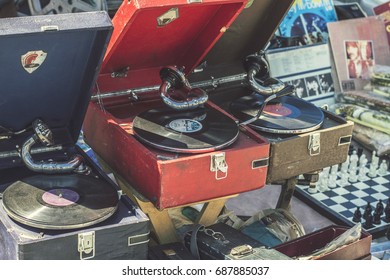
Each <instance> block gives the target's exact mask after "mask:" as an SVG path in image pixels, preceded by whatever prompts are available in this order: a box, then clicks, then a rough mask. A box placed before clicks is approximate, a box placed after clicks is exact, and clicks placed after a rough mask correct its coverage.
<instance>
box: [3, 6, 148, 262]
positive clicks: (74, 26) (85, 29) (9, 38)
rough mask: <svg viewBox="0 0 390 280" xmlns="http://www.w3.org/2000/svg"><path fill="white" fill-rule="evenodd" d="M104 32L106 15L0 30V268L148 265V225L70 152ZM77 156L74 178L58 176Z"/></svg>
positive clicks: (13, 22)
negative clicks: (8, 264) (45, 262)
mask: <svg viewBox="0 0 390 280" xmlns="http://www.w3.org/2000/svg"><path fill="white" fill-rule="evenodd" d="M111 32H112V24H111V20H110V18H109V17H108V15H107V13H106V12H90V13H74V14H62V15H48V16H31V17H18V18H9V19H1V20H0V45H1V51H0V65H2V67H0V112H1V114H0V259H14V260H15V259H146V258H147V248H148V238H149V220H148V218H147V217H146V215H145V214H144V213H142V211H140V210H139V208H137V207H135V206H134V204H132V203H131V201H130V200H129V199H128V198H127V197H126V196H123V195H122V194H121V193H120V192H118V188H117V186H116V185H115V184H114V183H113V182H112V181H111V180H110V179H109V178H108V177H107V175H106V174H104V173H103V172H102V171H101V169H99V168H98V167H97V165H96V164H95V163H94V162H93V161H92V160H91V159H90V158H88V156H87V155H86V154H85V153H84V152H83V150H82V149H81V148H80V147H79V146H78V145H76V142H77V139H78V137H79V134H80V130H81V126H82V122H83V119H84V115H85V112H86V109H87V105H88V102H89V100H90V95H91V88H92V87H93V85H94V83H95V80H96V76H97V73H98V71H99V69H100V64H101V61H102V58H103V54H104V52H105V50H106V47H107V43H108V40H109V38H110V36H111ZM38 119H39V120H40V122H36V121H37V120H38ZM50 131H51V134H52V140H53V142H54V143H51V142H50V141H49V142H48V143H47V144H49V145H44V142H42V143H41V141H40V140H39V139H42V140H43V141H45V140H47V139H50V137H49V136H50V133H49V132H50ZM38 137H41V138H39V139H38ZM29 140H31V141H33V142H32V146H30V147H29V148H28V149H27V148H26V143H27V142H28V141H29ZM76 154H77V155H80V156H81V159H82V160H81V162H83V163H82V165H80V166H83V168H81V169H79V168H77V171H78V173H76V172H75V171H73V169H72V171H70V172H69V171H68V170H67V172H62V171H61V169H59V166H61V167H69V164H70V162H71V160H72V159H73V158H74V156H75V155H76ZM22 158H23V160H22ZM29 160H30V161H29ZM27 162H28V164H27ZM78 163H79V162H78ZM27 166H29V167H28V168H27ZM54 167H55V168H56V169H55V172H54V173H50V172H49V171H48V169H51V168H54ZM74 170H76V169H74ZM88 171H89V172H88ZM26 182H27V183H26ZM32 182H33V183H32ZM74 182H75V183H74ZM15 183H18V184H19V185H21V186H23V187H27V190H30V191H24V192H20V191H19V192H18V189H16V190H17V191H10V190H15V188H11V187H10V186H13V185H15ZM47 185H50V187H49V188H46V187H47ZM51 185H52V186H51ZM98 185H100V186H102V188H101V189H100V190H104V192H100V193H99V192H95V191H94V190H96V186H98ZM68 187H69V188H68ZM22 190H25V189H22ZM52 190H53V191H55V190H61V191H63V190H67V191H68V193H72V194H74V193H77V194H78V197H77V196H76V198H75V199H74V201H73V200H71V199H70V198H69V197H66V196H62V195H61V196H58V198H57V197H56V199H53V196H52V195H51V194H52V193H51V191H52ZM42 192H43V193H44V195H42V196H40V194H41V193H42ZM14 193H16V195H15V196H12V195H11V194H14ZM102 193H104V194H106V193H109V194H110V197H108V196H106V195H104V196H103V195H102ZM63 194H64V195H66V194H67V192H65V191H64V192H63ZM44 196H45V197H44ZM20 197H22V198H23V199H22V200H18V199H20ZM20 201H21V202H22V203H19V202H20ZM59 201H62V202H64V201H66V203H65V204H59V203H58V202H59ZM86 201H89V204H87V203H86ZM108 201H110V204H109V207H107V208H108V209H111V210H110V212H107V213H108V214H105V215H102V216H101V217H98V218H97V219H96V220H93V219H92V218H90V217H96V213H97V211H98V210H100V209H102V208H104V207H105V203H106V202H107V203H108ZM111 201H112V202H111ZM98 202H99V203H98ZM18 203H19V205H18ZM15 204H16V206H15ZM11 205H13V206H12V207H11ZM103 206H104V207H103ZM72 207H75V208H72ZM72 209H76V210H77V211H73V210H72ZM23 211H24V212H25V213H27V214H26V215H18V214H20V213H21V212H23ZM40 213H46V214H48V216H50V217H49V218H47V217H46V216H43V215H40ZM50 213H52V215H50ZM58 213H61V215H57V214H58ZM89 215H92V216H89ZM67 220H71V221H72V222H73V223H74V224H72V226H71V227H69V226H66V225H65V221H67ZM48 221H51V223H49V222H48Z"/></svg>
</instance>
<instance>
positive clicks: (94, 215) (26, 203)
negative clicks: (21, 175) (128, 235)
mask: <svg viewBox="0 0 390 280" xmlns="http://www.w3.org/2000/svg"><path fill="white" fill-rule="evenodd" d="M118 200H119V198H118V193H117V191H116V189H115V188H114V187H113V186H111V185H110V184H109V183H107V182H105V181H104V180H101V179H97V178H94V177H90V176H85V175H79V174H70V175H37V176H32V177H28V178H25V179H22V180H19V181H16V182H15V183H13V184H11V185H10V186H9V187H7V189H6V190H5V191H4V193H3V199H2V202H3V207H4V209H5V211H6V212H7V214H8V215H9V216H10V217H11V218H12V219H14V220H15V221H18V222H20V223H22V224H25V225H28V226H31V227H35V228H42V229H75V228H82V227H86V226H90V225H93V224H96V223H99V222H102V221H104V220H105V219H107V218H109V217H110V216H111V215H112V214H114V213H115V211H116V209H117V207H118Z"/></svg>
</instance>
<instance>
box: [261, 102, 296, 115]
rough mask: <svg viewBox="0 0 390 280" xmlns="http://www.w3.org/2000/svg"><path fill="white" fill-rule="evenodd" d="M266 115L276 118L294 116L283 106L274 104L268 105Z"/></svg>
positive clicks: (265, 109)
mask: <svg viewBox="0 0 390 280" xmlns="http://www.w3.org/2000/svg"><path fill="white" fill-rule="evenodd" d="M264 113H266V114H268V115H271V116H275V117H285V116H289V115H291V114H292V110H291V109H289V108H287V107H286V106H283V105H282V104H273V105H266V106H265V108H264Z"/></svg>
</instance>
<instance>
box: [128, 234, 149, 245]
mask: <svg viewBox="0 0 390 280" xmlns="http://www.w3.org/2000/svg"><path fill="white" fill-rule="evenodd" d="M149 234H150V232H149V231H148V232H146V233H144V234H139V235H133V236H129V237H128V238H127V246H129V247H130V246H135V245H140V244H144V243H148V242H149Z"/></svg>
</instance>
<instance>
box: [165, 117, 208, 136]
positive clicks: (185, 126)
mask: <svg viewBox="0 0 390 280" xmlns="http://www.w3.org/2000/svg"><path fill="white" fill-rule="evenodd" d="M168 126H169V128H171V129H173V130H175V131H177V132H184V133H193V132H198V131H200V130H201V129H202V127H203V126H202V124H201V123H200V122H198V121H195V120H191V119H176V120H173V121H171V122H170V123H169V124H168Z"/></svg>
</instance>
